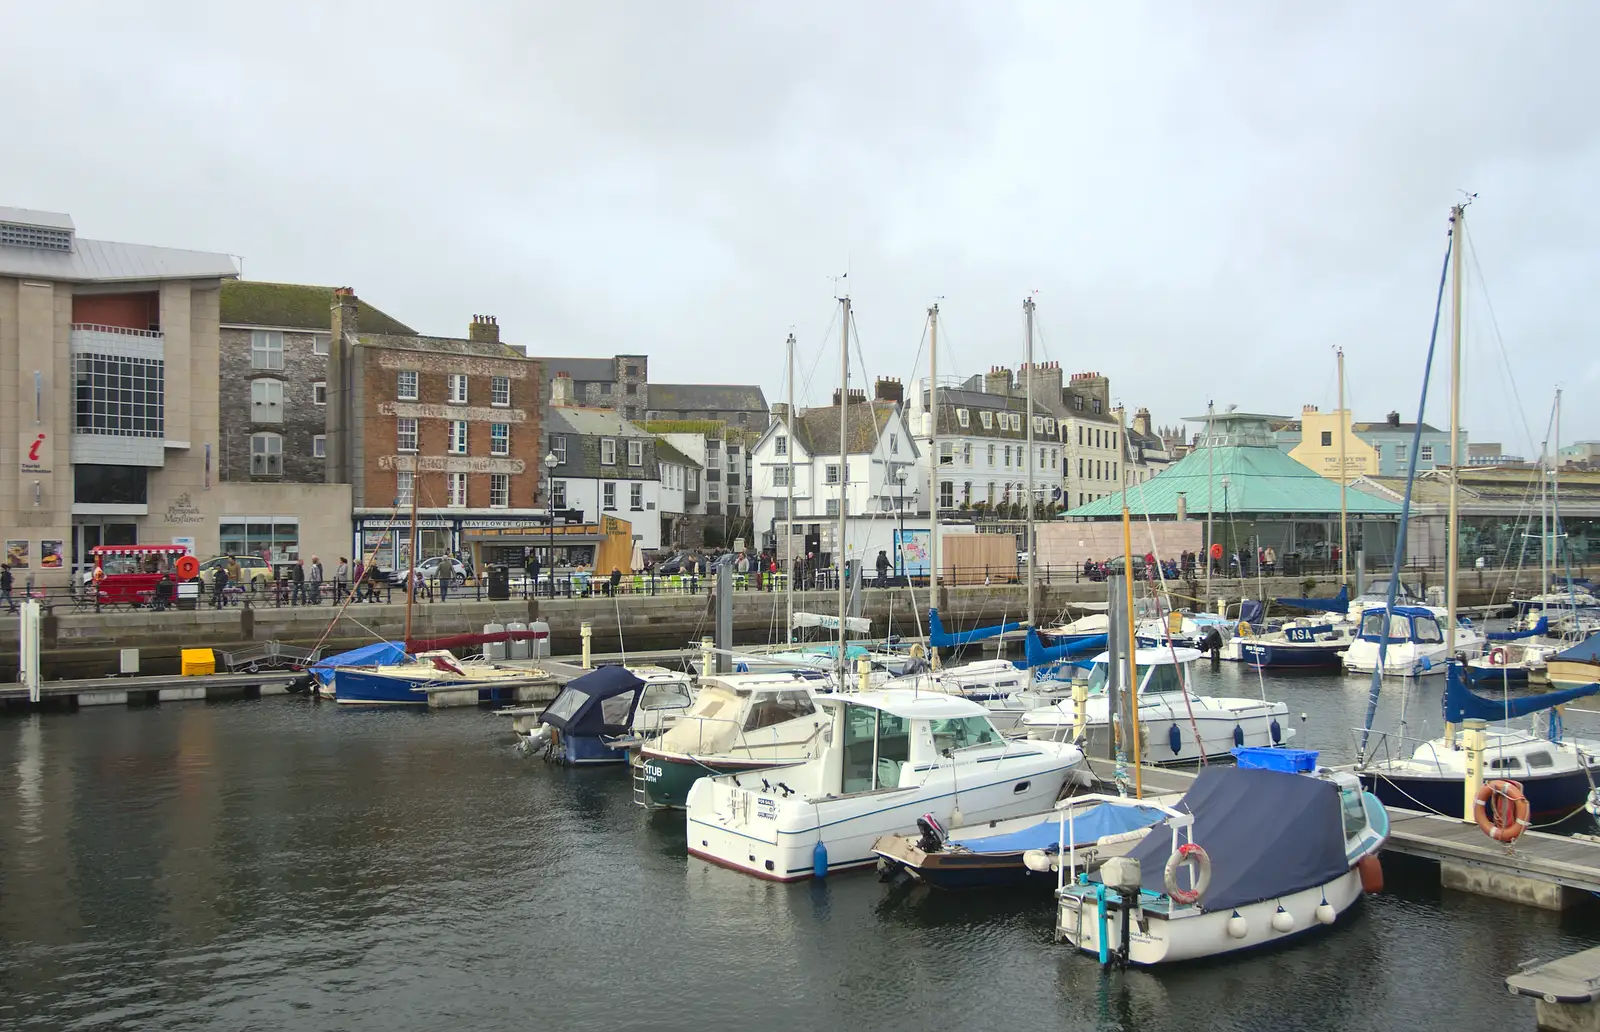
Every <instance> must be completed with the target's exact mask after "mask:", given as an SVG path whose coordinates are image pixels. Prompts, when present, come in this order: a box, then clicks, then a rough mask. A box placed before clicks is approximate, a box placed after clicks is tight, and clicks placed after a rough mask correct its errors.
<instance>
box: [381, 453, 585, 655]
mask: <svg viewBox="0 0 1600 1032" xmlns="http://www.w3.org/2000/svg"><path fill="white" fill-rule="evenodd" d="M417 465H418V463H417V462H416V461H415V459H413V461H412V465H411V530H410V531H409V532H408V533H407V534H406V551H407V552H409V553H410V555H409V556H408V557H407V559H406V634H405V637H404V638H403V639H402V640H401V642H400V647H401V648H402V649H409V648H410V647H411V603H412V601H413V600H414V599H415V598H416V595H417V584H416V581H417V491H418V489H419V488H421V486H422V485H421V484H419V483H418V482H417V481H418V480H420V479H421V470H419V469H417ZM399 566H400V564H399V563H398V562H397V563H395V567H396V568H398V567H399ZM555 577H556V561H555V557H554V556H552V557H551V558H550V583H551V585H554V584H555V582H556V581H555ZM550 590H551V591H554V590H555V588H554V587H553V586H552V588H551V589H550Z"/></svg>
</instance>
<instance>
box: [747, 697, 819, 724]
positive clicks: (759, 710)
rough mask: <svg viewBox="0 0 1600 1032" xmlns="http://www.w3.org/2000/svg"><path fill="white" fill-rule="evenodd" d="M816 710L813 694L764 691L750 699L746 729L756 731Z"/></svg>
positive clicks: (808, 714)
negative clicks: (812, 703)
mask: <svg viewBox="0 0 1600 1032" xmlns="http://www.w3.org/2000/svg"><path fill="white" fill-rule="evenodd" d="M815 711H816V709H815V707H814V706H812V705H811V696H810V695H809V694H807V693H806V692H762V693H760V694H758V695H756V696H754V697H753V698H752V699H751V701H750V713H749V715H748V716H746V717H745V718H744V729H745V730H746V731H756V730H759V729H761V728H764V727H772V726H773V725H774V724H782V723H784V722H785V721H789V720H794V719H796V718H798V717H806V716H810V715H811V714H812V713H814V712H815Z"/></svg>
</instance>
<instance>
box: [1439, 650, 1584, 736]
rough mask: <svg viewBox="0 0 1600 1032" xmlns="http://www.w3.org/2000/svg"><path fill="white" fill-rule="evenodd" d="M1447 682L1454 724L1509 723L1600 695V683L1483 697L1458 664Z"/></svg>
mask: <svg viewBox="0 0 1600 1032" xmlns="http://www.w3.org/2000/svg"><path fill="white" fill-rule="evenodd" d="M1569 651H1570V650H1569ZM1444 680H1445V686H1444V719H1445V720H1447V721H1449V722H1450V723H1453V724H1459V723H1461V722H1462V721H1463V720H1466V719H1468V718H1469V717H1475V718H1477V719H1478V720H1510V719H1511V718H1513V717H1525V716H1527V715H1528V714H1529V713H1537V712H1539V711H1540V710H1546V709H1549V708H1550V707H1552V706H1559V705H1561V704H1562V703H1563V702H1571V701H1572V700H1573V699H1581V698H1583V697H1584V696H1585V695H1593V694H1595V693H1596V692H1600V684H1580V685H1578V686H1577V687H1576V688H1563V689H1562V690H1561V691H1558V692H1545V693H1544V694H1542V695H1519V696H1517V697H1516V698H1506V697H1501V698H1498V699H1490V698H1484V697H1483V696H1482V695H1479V694H1478V693H1477V692H1475V691H1473V690H1472V689H1471V688H1468V687H1467V684H1466V682H1465V681H1464V680H1462V677H1461V668H1460V667H1459V666H1458V665H1457V664H1455V663H1451V664H1450V669H1449V670H1447V671H1445V678H1444Z"/></svg>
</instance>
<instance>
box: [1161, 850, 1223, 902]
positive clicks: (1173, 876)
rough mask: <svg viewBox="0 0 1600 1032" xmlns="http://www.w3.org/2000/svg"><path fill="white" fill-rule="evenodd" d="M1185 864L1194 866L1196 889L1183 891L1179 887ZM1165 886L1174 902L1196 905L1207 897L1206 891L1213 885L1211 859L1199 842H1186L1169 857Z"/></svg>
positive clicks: (1164, 878)
mask: <svg viewBox="0 0 1600 1032" xmlns="http://www.w3.org/2000/svg"><path fill="white" fill-rule="evenodd" d="M1185 864H1193V865H1194V888H1192V889H1181V888H1179V887H1178V871H1179V869H1180V868H1182V867H1183V866H1184V865H1185ZM1162 880H1163V884H1164V886H1165V888H1166V890H1167V895H1168V896H1171V897H1172V899H1173V902H1175V903H1183V904H1186V905H1187V904H1194V903H1197V902H1199V900H1200V897H1201V896H1203V895H1205V891H1206V889H1207V888H1208V887H1209V886H1210V885H1211V857H1210V856H1208V855H1207V854H1206V851H1205V850H1204V849H1202V848H1201V847H1200V844H1199V843H1198V842H1185V843H1184V844H1183V845H1181V846H1179V847H1178V848H1177V850H1175V851H1174V852H1173V854H1172V855H1171V856H1169V857H1167V869H1166V871H1165V873H1164V877H1163V879H1162Z"/></svg>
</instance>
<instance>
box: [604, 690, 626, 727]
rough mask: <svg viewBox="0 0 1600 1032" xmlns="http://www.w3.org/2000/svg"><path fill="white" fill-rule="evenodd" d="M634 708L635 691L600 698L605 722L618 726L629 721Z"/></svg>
mask: <svg viewBox="0 0 1600 1032" xmlns="http://www.w3.org/2000/svg"><path fill="white" fill-rule="evenodd" d="M632 709H633V693H632V692H627V693H625V694H623V695H613V696H612V697H611V698H609V699H601V700H600V715H601V716H602V717H603V718H604V720H605V723H607V724H609V725H611V726H612V727H618V726H620V725H623V724H626V723H627V722H628V719H629V716H630V711H631V710H632Z"/></svg>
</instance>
